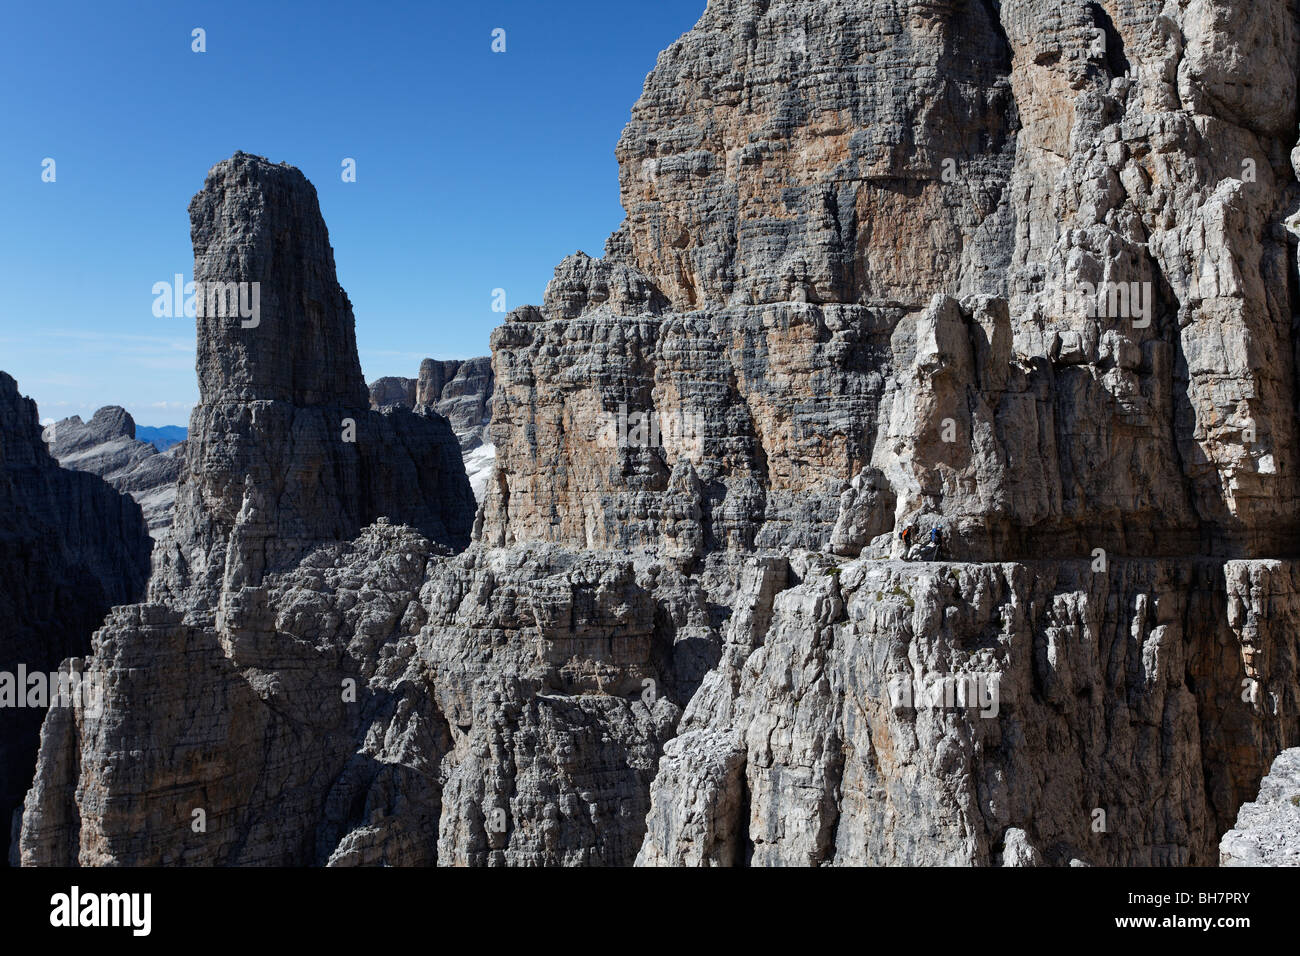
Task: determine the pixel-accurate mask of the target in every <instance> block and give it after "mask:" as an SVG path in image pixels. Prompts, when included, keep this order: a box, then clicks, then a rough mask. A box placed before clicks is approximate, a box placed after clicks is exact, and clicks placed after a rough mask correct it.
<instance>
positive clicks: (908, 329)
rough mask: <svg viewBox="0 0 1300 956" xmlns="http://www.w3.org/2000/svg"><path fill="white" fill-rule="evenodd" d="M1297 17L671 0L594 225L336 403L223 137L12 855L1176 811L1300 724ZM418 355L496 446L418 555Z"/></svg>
mask: <svg viewBox="0 0 1300 956" xmlns="http://www.w3.org/2000/svg"><path fill="white" fill-rule="evenodd" d="M1296 40H1297V25H1296V20H1295V16H1294V10H1293V7H1292V5H1291V4H1288V3H1284V2H1282V0H1262V2H1260V3H1257V4H1255V5H1254V6H1253V7H1252V9H1251V16H1250V18H1249V23H1247V24H1245V25H1243V24H1242V23H1241V16H1240V11H1239V10H1238V8H1237V7H1236V6H1233V5H1230V4H1227V3H1226V2H1216V0H1203V2H1196V3H1190V4H1184V5H1181V6H1180V5H1173V4H1166V3H1164V2H1163V0H1159V2H1157V0H1125V2H1123V3H1110V2H1106V3H1092V2H1083V0H1069V2H1067V3H1065V4H1064V5H1062V4H1061V3H1060V2H1052V3H1048V2H1045V0H1002V2H1000V3H984V2H981V3H974V2H958V0H926V2H896V0H888V2H886V0H798V2H796V0H711V2H710V3H709V4H708V7H707V9H706V11H705V13H704V15H703V16H702V18H701V20H700V22H699V23H698V24H697V25H696V27H695V29H693V30H691V31H690V32H689V33H687V34H685V35H684V36H683V37H682V38H681V39H680V40H678V41H677V42H676V43H674V44H673V46H672V47H670V48H669V49H668V50H667V51H665V52H664V53H663V54H662V55H661V56H660V59H659V62H658V65H657V66H656V69H655V71H654V72H653V73H652V74H651V75H650V77H649V78H648V79H647V82H646V86H645V91H644V94H643V95H642V98H641V99H640V101H639V102H638V103H637V105H636V106H635V108H634V110H633V115H632V120H631V122H630V123H629V125H628V127H627V129H626V131H625V133H624V135H623V137H622V139H621V140H620V142H619V145H618V150H617V152H618V158H619V163H620V182H619V185H620V190H621V196H622V200H623V205H624V208H625V210H626V212H627V219H626V222H625V223H624V224H623V226H622V227H620V229H619V230H618V232H616V233H615V235H614V236H613V237H611V239H610V240H609V242H608V243H607V246H606V249H605V255H604V257H603V258H601V259H593V258H591V257H589V256H587V255H585V254H582V253H577V254H575V255H573V256H570V257H569V258H567V259H566V260H565V261H564V262H562V263H561V264H560V265H559V266H558V267H557V269H556V271H555V278H554V280H553V281H552V283H551V284H550V286H549V287H548V289H547V292H546V295H545V298H544V301H543V303H542V304H541V305H540V306H525V307H523V308H520V309H517V310H516V311H515V312H513V313H511V314H510V316H509V317H508V319H507V321H506V322H505V323H504V324H503V325H502V326H501V327H500V328H498V329H497V330H496V331H495V332H494V334H493V337H492V351H493V355H492V359H491V362H490V364H488V365H487V366H486V367H480V368H479V370H478V371H472V372H470V373H465V374H464V375H462V371H463V370H462V368H461V366H459V365H457V366H454V367H453V366H451V365H449V364H448V363H437V362H428V363H426V364H425V365H424V366H422V368H421V370H420V375H419V378H418V379H417V381H416V384H415V396H414V403H415V406H416V407H417V412H416V413H414V414H412V413H409V412H407V411H406V410H405V409H404V408H402V407H400V406H401V404H402V403H401V402H398V403H396V405H394V404H391V403H390V404H389V405H387V410H386V411H385V412H383V413H381V412H379V411H369V410H367V409H365V408H364V407H362V405H363V403H364V402H365V401H366V399H367V396H366V390H365V388H364V385H363V384H362V383H361V382H360V377H359V371H358V370H357V368H356V366H355V361H354V359H355V352H354V350H353V351H349V350H350V349H351V345H350V343H351V336H352V331H351V330H352V320H351V312H350V306H348V304H347V302H346V299H345V298H344V297H342V294H341V291H339V290H337V284H336V282H335V280H334V278H333V267H332V262H330V260H329V256H328V255H327V250H328V241H327V237H326V236H325V232H324V227H323V225H321V224H320V223H319V222H318V218H319V217H318V215H316V214H314V212H313V210H314V196H311V195H310V193H309V192H308V190H309V187H305V186H304V182H305V181H302V180H301V177H300V176H298V175H297V174H296V173H295V172H293V171H291V170H288V169H287V168H286V167H274V166H271V165H270V164H268V163H265V162H264V161H261V160H255V159H253V158H251V157H245V156H242V155H240V156H236V157H235V159H233V160H231V161H229V162H228V163H224V164H220V165H219V166H218V167H216V168H215V169H214V171H213V173H212V174H211V176H210V178H209V182H208V185H207V187H205V190H204V193H202V194H201V195H200V197H198V198H196V200H195V204H194V206H193V207H192V209H193V210H194V218H195V247H196V263H197V265H196V276H198V275H200V274H202V275H203V276H211V277H213V278H219V279H222V280H225V281H236V280H238V281H246V280H253V279H256V278H257V277H258V276H259V274H261V273H266V275H268V276H272V277H276V278H277V281H278V284H279V289H280V291H278V292H277V293H276V294H275V295H274V296H270V295H264V296H263V298H262V300H261V301H262V303H263V316H262V321H261V325H260V326H257V327H252V328H248V327H243V326H242V325H241V323H240V322H238V321H234V322H231V321H225V322H218V321H207V320H204V321H203V322H201V323H200V337H201V340H202V342H203V344H202V345H201V347H200V382H201V384H202V386H203V395H204V401H203V403H202V404H201V405H200V406H199V408H198V409H196V411H195V418H194V421H193V427H192V429H191V435H192V437H191V439H190V442H189V448H188V449H187V458H186V467H185V470H184V471H183V473H182V477H181V483H180V493H179V498H178V510H177V523H176V526H175V527H174V528H173V531H172V536H171V538H169V542H170V543H171V547H170V548H169V549H168V550H167V551H166V556H165V559H164V560H161V561H160V564H159V568H158V571H157V573H156V575H155V577H154V579H153V581H152V586H151V599H152V602H151V603H149V604H146V605H138V606H134V607H131V608H126V609H118V610H117V611H115V612H114V614H113V616H112V617H111V618H110V620H109V621H108V623H107V624H106V626H105V627H104V628H103V629H102V630H101V631H100V632H99V634H98V635H97V637H96V644H95V654H94V656H93V658H92V659H91V662H90V664H89V665H88V666H90V667H93V668H98V669H99V670H100V671H102V673H103V674H104V677H105V680H106V683H107V684H108V685H109V686H110V687H111V688H112V690H111V692H110V694H109V697H108V708H107V716H106V718H104V719H103V720H102V721H101V722H99V723H95V722H93V721H91V720H79V719H78V718H77V715H75V714H72V715H69V714H55V715H51V718H50V719H49V720H48V721H47V723H46V725H45V729H44V738H43V742H42V748H41V753H40V762H39V766H38V773H37V778H36V781H35V784H34V786H33V787H32V789H31V790H30V791H29V793H28V797H27V802H26V805H25V810H24V815H23V823H22V834H21V841H22V843H21V858H22V861H23V862H25V863H59V862H73V861H79V862H82V863H137V862H177V861H183V862H204V863H207V862H223V863H253V862H256V863H273V862H275V863H333V864H340V865H341V864H377V863H412V864H429V863H435V862H436V863H438V864H472V865H583V864H595V863H602V864H631V863H634V862H636V863H640V864H643V865H697V866H713V865H854V864H871V865H889V864H939V863H943V864H953V863H955V864H962V865H1002V866H1024V865H1060V866H1067V865H1085V864H1093V865H1098V864H1102V865H1104V864H1111V865H1188V864H1210V863H1213V862H1215V861H1216V860H1217V859H1219V854H1220V837H1221V836H1222V834H1223V833H1224V832H1225V831H1227V830H1228V829H1229V828H1230V827H1231V826H1232V825H1233V822H1234V820H1238V819H1239V816H1238V813H1239V807H1241V805H1242V804H1243V802H1245V801H1247V800H1249V799H1251V798H1252V797H1253V796H1255V794H1256V793H1257V792H1259V790H1258V787H1259V781H1260V779H1261V778H1262V777H1263V776H1264V774H1265V773H1266V772H1267V770H1268V768H1269V765H1270V763H1271V762H1272V761H1273V760H1274V758H1275V757H1276V755H1277V754H1278V753H1280V752H1282V751H1284V750H1286V749H1288V748H1294V747H1295V746H1296V744H1297V742H1298V741H1300V723H1298V722H1300V637H1298V635H1300V564H1298V563H1297V560H1296V559H1297V548H1296V540H1297V538H1296V532H1297V530H1300V529H1298V527H1297V509H1296V504H1297V501H1296V498H1297V485H1296V482H1297V481H1298V480H1300V460H1298V458H1297V456H1300V426H1298V423H1297V398H1298V396H1297V392H1296V355H1297V336H1296V333H1295V329H1296V328H1297V323H1296V322H1295V319H1294V312H1295V309H1296V307H1295V304H1294V303H1295V300H1296V296H1295V295H1294V290H1295V289H1296V288H1300V276H1298V275H1297V256H1296V250H1295V248H1294V245H1293V244H1294V243H1295V241H1296V238H1297V236H1300V224H1298V223H1300V217H1298V215H1297V213H1296V209H1297V208H1300V182H1297V168H1296V166H1293V160H1292V156H1293V148H1294V147H1295V146H1296V136H1297V134H1296V129H1297V126H1296V108H1297V102H1296V90H1297V83H1296V79H1297V75H1298V64H1297V57H1300V52H1298V51H1300V47H1297V44H1296ZM218 224H221V225H218ZM300 234H301V235H300ZM286 249H287V250H289V251H284V250H286ZM295 249H301V251H300V252H294V251H292V250H295ZM268 250H270V251H268ZM295 262H297V263H306V264H307V265H306V266H305V267H303V268H293V267H292V263H295ZM286 270H287V271H286ZM264 278H265V276H264ZM268 281H269V280H268ZM267 303H271V305H270V306H268V305H267ZM267 328H281V329H290V330H292V335H288V336H285V337H278V336H275V337H272V338H271V339H269V340H262V339H259V338H257V336H258V335H261V334H265V330H266V329H267ZM259 330H260V331H259ZM245 337H248V338H245ZM299 343H301V345H300V344H299ZM304 353H305V355H304ZM321 355H324V356H325V360H324V361H321V362H320V363H319V364H318V365H314V364H313V362H312V361H311V360H309V358H308V357H315V358H319V357H320V356H321ZM489 372H490V373H491V374H492V375H493V376H494V378H495V385H494V387H493V388H483V387H481V386H480V385H479V384H476V383H479V382H481V381H482V380H483V379H484V377H485V376H486V375H487V374H488V373H489ZM458 380H462V381H463V383H464V389H465V390H464V391H457V390H456V389H457V388H458V386H456V382H457V381H458ZM449 390H450V394H449ZM385 394H386V393H385ZM489 394H490V395H491V396H492V398H491V406H490V414H489V413H488V410H487V407H486V405H485V404H483V403H482V399H481V398H480V396H483V395H489ZM401 395H402V396H403V397H404V400H405V396H407V395H409V385H407V384H405V383H403V384H402V386H401ZM465 398H469V399H470V400H469V401H462V399H465ZM448 402H450V403H451V404H447V403H448ZM377 404H383V403H381V402H377ZM444 407H445V408H446V409H447V411H444V412H441V415H446V416H447V418H450V419H451V420H452V421H453V422H455V423H459V424H458V426H457V427H458V428H459V427H461V426H475V423H478V425H479V426H481V425H482V423H483V422H485V421H488V420H490V425H489V426H488V429H487V435H486V438H485V439H483V440H484V442H485V444H484V446H483V447H492V448H494V449H495V453H496V458H497V461H496V464H497V467H496V468H495V470H494V471H493V472H492V474H491V477H490V478H489V479H488V480H487V482H486V488H485V492H484V500H483V505H482V510H481V512H480V514H479V517H478V520H477V521H476V532H475V538H476V540H475V542H474V543H473V544H472V545H471V546H470V547H469V548H468V550H466V551H464V552H462V553H459V554H454V555H453V554H448V553H446V550H447V549H445V548H443V547H442V545H445V544H451V545H453V546H455V545H456V544H457V540H458V539H457V535H456V534H455V533H452V519H450V518H449V517H447V516H446V513H445V511H440V512H438V515H437V516H438V517H439V518H440V519H441V522H442V524H441V529H442V530H441V531H440V528H439V525H438V523H437V521H435V520H433V516H430V515H428V514H427V513H426V512H425V511H422V510H420V509H421V508H422V507H423V508H428V509H435V508H436V504H435V503H437V502H440V501H443V500H445V497H439V494H440V493H441V489H443V487H444V486H443V485H442V484H441V483H440V484H439V485H438V486H437V488H436V489H429V488H421V487H419V486H418V485H417V484H415V483H414V481H415V478H416V476H419V475H423V474H426V473H429V474H437V475H438V476H439V482H441V481H442V477H441V476H442V475H443V474H444V471H442V470H437V469H432V470H429V471H427V472H426V470H425V469H422V468H419V467H414V466H413V470H412V469H407V468H406V464H405V463H406V461H407V457H405V456H409V458H410V460H411V461H412V462H414V461H415V460H416V456H417V455H419V454H424V453H428V449H429V448H431V447H436V448H438V449H441V451H440V452H439V454H440V455H442V456H443V457H442V458H441V459H439V460H441V461H448V460H449V464H448V465H447V469H452V468H453V466H455V465H458V464H459V461H460V458H459V455H457V454H456V452H457V448H456V446H455V445H452V444H451V437H450V436H451V428H450V427H447V426H445V422H444V419H443V418H442V417H441V415H440V409H441V408H444ZM341 415H348V416H350V417H354V418H355V419H356V422H357V423H358V435H359V436H360V435H361V434H365V435H366V436H367V440H363V439H362V438H361V437H358V442H357V444H356V445H355V446H352V445H342V446H340V445H339V444H338V443H337V440H336V439H335V437H334V436H335V435H337V433H338V432H337V429H338V428H339V421H338V420H339V416H341ZM365 416H370V417H365ZM363 419H364V422H365V428H364V429H363V428H361V427H360V425H361V423H362V421H363ZM408 419H414V420H415V421H416V422H419V423H423V424H419V425H417V426H411V425H409V424H402V423H404V422H407V421H408ZM439 422H444V425H443V426H438V425H437V423H439ZM383 423H388V424H386V425H385V424H383ZM412 427H419V428H426V429H427V428H432V427H443V428H445V432H444V433H443V434H444V440H443V442H442V444H437V443H436V442H435V443H431V442H430V441H429V440H428V439H425V438H422V439H421V440H419V441H408V440H407V438H406V435H407V434H408V431H405V430H404V429H410V428H412ZM476 427H477V426H476ZM385 428H387V429H388V431H384V429H385ZM366 429H369V430H368V431H367V430H366ZM463 434H464V433H463V432H462V442H461V443H458V444H461V445H462V446H463ZM372 448H373V449H382V455H381V453H380V452H379V451H374V452H373V454H374V455H375V456H378V457H375V458H373V459H372V458H371V457H367V456H369V455H371V454H372V452H371V451H370V449H372ZM448 448H450V453H448V452H447V449H448ZM340 449H342V450H340ZM349 449H351V450H349ZM374 461H381V462H382V468H381V469H378V470H377V468H376V466H374V465H373V464H372V462H374ZM353 476H357V477H356V478H355V479H354V477H353ZM362 476H377V477H362ZM416 488H419V491H418V492H416V491H415V489H416ZM404 495H409V496H410V497H409V498H408V497H403V496H404ZM380 500H382V502H383V505H382V506H381V505H380V504H379V501H380ZM392 502H397V503H398V504H399V505H400V506H398V505H394V504H392ZM407 505H410V506H411V507H410V508H407V507H406V506H407ZM458 513H459V512H458ZM383 517H387V518H391V519H392V524H389V523H387V522H386V521H381V520H379V519H380V518H383ZM399 525H410V526H412V527H404V526H399ZM909 528H910V529H912V530H913V531H914V532H915V533H916V534H917V536H918V537H919V538H928V536H929V535H930V533H931V532H934V533H935V534H936V535H937V537H938V539H939V542H940V543H941V544H942V548H941V549H940V555H941V556H943V557H944V558H945V560H943V561H906V562H905V561H900V560H896V559H897V558H899V557H902V556H903V555H902V552H903V547H902V545H901V542H900V539H899V535H900V532H902V531H903V530H905V529H909ZM459 540H463V539H459ZM146 659H150V660H156V661H157V664H156V665H155V666H156V667H157V668H158V669H159V671H160V672H161V673H165V674H167V675H169V677H168V680H167V681H165V682H163V683H161V684H159V683H155V682H153V681H152V680H151V681H145V680H144V679H143V677H142V662H143V661H145V660H146ZM349 680H355V681H356V697H355V701H351V700H348V699H347V697H346V696H345V695H346V691H347V688H348V684H347V682H348V681H349ZM182 698H183V699H185V700H201V701H203V702H204V703H203V704H202V705H200V706H202V707H204V708H206V709H205V710H204V711H203V712H202V714H201V715H200V716H199V717H197V718H196V719H195V720H194V721H192V722H186V723H185V724H184V726H181V725H179V724H178V723H177V722H176V720H175V719H174V717H171V716H169V715H172V714H174V713H175V712H176V711H177V709H178V707H179V704H178V701H179V700H181V699H182ZM123 740H127V741H132V742H137V743H138V744H139V747H138V752H139V753H143V754H144V756H143V757H140V756H138V755H136V753H131V754H130V755H128V750H127V748H125V747H123V746H122V745H121V741H123ZM1269 793H1272V790H1270V791H1269ZM1265 802H1266V803H1268V804H1269V805H1270V806H1272V798H1271V797H1270V798H1266V800H1265ZM196 809H206V811H207V819H208V821H209V825H208V830H207V833H206V834H205V835H195V834H192V830H191V828H190V825H189V823H190V821H191V819H192V818H193V814H194V811H195V810H196ZM1282 809H1285V807H1283V808H1282ZM1253 813H1254V811H1250V812H1247V811H1242V814H1243V818H1244V820H1245V824H1246V828H1247V829H1250V820H1251V819H1252V814H1253ZM213 821H215V825H214V823H213ZM1274 832H1286V831H1274ZM1233 852H1234V851H1233V850H1231V849H1229V851H1228V856H1229V857H1231V856H1232V853H1233ZM1288 852H1289V851H1288ZM1283 855H1284V854H1281V853H1272V856H1271V858H1274V859H1277V858H1281V857H1282V856H1283Z"/></svg>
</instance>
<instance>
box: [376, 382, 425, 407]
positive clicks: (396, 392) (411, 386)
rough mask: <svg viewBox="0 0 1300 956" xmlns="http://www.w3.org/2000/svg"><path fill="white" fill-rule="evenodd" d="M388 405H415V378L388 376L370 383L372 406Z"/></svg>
mask: <svg viewBox="0 0 1300 956" xmlns="http://www.w3.org/2000/svg"><path fill="white" fill-rule="evenodd" d="M386 405H401V406H403V407H405V408H414V407H415V379H413V378H399V377H397V376H392V375H390V376H387V377H385V378H377V379H375V380H374V381H373V382H371V383H370V407H371V408H375V409H379V408H383V407H384V406H386Z"/></svg>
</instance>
